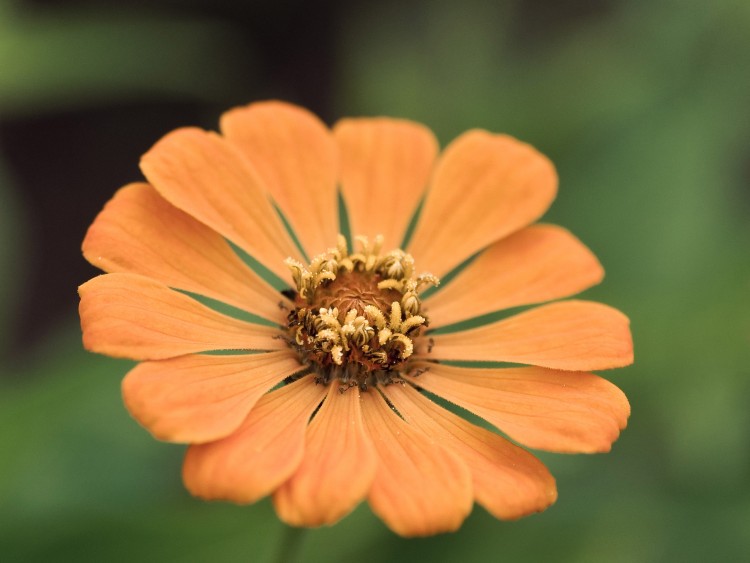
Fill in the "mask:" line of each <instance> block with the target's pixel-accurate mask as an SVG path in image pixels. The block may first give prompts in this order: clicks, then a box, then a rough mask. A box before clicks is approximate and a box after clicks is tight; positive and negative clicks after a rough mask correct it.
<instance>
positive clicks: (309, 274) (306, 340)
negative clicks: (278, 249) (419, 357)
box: [286, 235, 439, 391]
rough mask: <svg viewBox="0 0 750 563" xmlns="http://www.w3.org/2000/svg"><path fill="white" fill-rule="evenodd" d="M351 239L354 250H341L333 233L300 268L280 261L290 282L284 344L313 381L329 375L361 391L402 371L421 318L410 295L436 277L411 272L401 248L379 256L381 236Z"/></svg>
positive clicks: (423, 321) (422, 321)
mask: <svg viewBox="0 0 750 563" xmlns="http://www.w3.org/2000/svg"><path fill="white" fill-rule="evenodd" d="M356 241H357V243H358V244H359V246H360V251H359V252H353V253H349V251H348V250H347V247H346V241H345V240H344V237H343V236H341V235H339V240H338V245H337V247H336V248H331V249H330V250H328V251H327V252H324V253H323V254H320V255H318V256H316V257H315V258H314V259H313V260H312V262H311V263H310V264H309V265H308V266H305V265H303V264H302V263H300V262H297V261H296V260H293V259H291V258H288V259H287V261H286V263H287V265H288V266H289V268H290V269H291V271H292V277H293V279H294V282H295V284H296V286H297V294H296V297H295V300H294V301H295V308H294V310H293V311H291V312H290V313H289V317H288V318H289V324H288V327H289V336H290V344H291V346H292V347H293V348H295V349H296V350H297V351H298V352H299V355H300V358H301V359H302V361H303V362H304V363H306V364H308V365H309V366H310V368H311V369H312V370H313V371H315V372H316V374H317V376H318V379H317V380H318V381H319V382H321V383H328V382H329V381H331V380H332V379H334V378H337V379H338V380H339V381H341V382H342V383H343V384H345V385H346V386H349V387H354V386H358V387H359V388H360V389H361V390H363V391H364V390H367V388H368V386H375V385H378V384H382V385H387V384H388V383H391V382H392V381H393V380H394V379H396V378H398V375H399V372H401V371H404V370H405V369H406V365H405V364H406V361H407V359H408V358H409V356H411V355H412V353H413V352H414V341H413V339H414V338H416V337H417V336H419V333H420V331H421V329H422V327H423V326H427V324H428V323H427V317H426V316H424V315H423V314H421V313H422V311H421V307H422V303H421V301H420V299H419V296H418V294H419V292H420V291H421V290H422V289H424V288H425V287H427V286H429V285H437V284H438V283H439V281H438V279H437V278H436V277H435V276H433V275H432V274H421V275H418V276H417V275H415V274H414V259H413V258H412V257H411V255H409V254H407V253H405V252H404V251H403V250H393V251H391V252H388V253H386V254H382V253H381V251H380V250H381V247H382V244H383V237H382V236H378V237H376V238H375V241H374V242H373V243H372V244H371V243H370V242H369V241H368V240H367V239H366V238H365V237H357V239H356ZM344 388H345V387H344Z"/></svg>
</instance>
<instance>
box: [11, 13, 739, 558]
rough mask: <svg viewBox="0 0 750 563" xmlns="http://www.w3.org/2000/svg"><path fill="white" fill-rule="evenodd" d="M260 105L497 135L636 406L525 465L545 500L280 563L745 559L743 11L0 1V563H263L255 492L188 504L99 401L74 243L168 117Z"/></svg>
mask: <svg viewBox="0 0 750 563" xmlns="http://www.w3.org/2000/svg"><path fill="white" fill-rule="evenodd" d="M268 97H277V98H282V99H287V100H290V101H293V102H297V103H301V104H303V105H305V106H307V107H309V108H310V109H312V110H313V111H315V112H317V113H318V114H319V115H321V116H322V117H323V118H324V119H325V120H326V121H327V122H329V123H332V122H333V121H334V120H335V119H337V118H338V117H342V116H347V115H374V114H384V115H395V116H403V117H408V118H411V119H415V120H418V121H422V122H424V123H426V124H428V125H429V126H431V127H432V128H433V129H434V130H435V131H436V133H437V134H438V136H439V138H440V140H441V143H443V144H445V143H447V142H448V141H450V140H451V139H452V138H453V137H454V136H456V135H457V134H458V133H460V132H461V131H463V130H466V129H468V128H470V127H477V126H479V127H483V128H486V129H489V130H492V131H498V132H501V131H502V132H508V133H510V134H513V135H515V136H517V137H519V138H521V139H523V140H526V141H528V142H530V143H532V144H534V145H535V146H537V147H538V148H539V149H541V150H542V151H543V152H545V153H546V154H547V155H549V156H550V157H551V158H552V160H553V161H554V162H555V163H556V164H557V166H558V170H559V173H560V177H561V190H560V195H559V197H558V199H557V201H556V203H555V204H554V206H553V208H552V210H551V211H550V212H549V214H548V215H547V216H546V218H545V220H547V221H550V222H555V223H559V224H562V225H564V226H566V227H568V228H570V229H571V230H572V231H573V232H574V233H576V234H577V235H578V236H580V237H581V238H582V239H583V240H584V241H585V242H586V243H587V244H588V245H589V246H590V247H591V248H592V249H593V250H594V251H595V253H596V254H597V255H598V256H599V258H600V259H601V261H602V262H603V264H604V266H605V268H606V270H607V279H606V280H605V282H604V283H603V284H602V285H601V286H599V287H597V288H594V289H592V290H590V291H588V292H587V293H586V297H587V298H591V299H594V300H601V301H604V302H606V303H609V304H612V305H614V306H616V307H618V308H620V309H622V310H623V311H625V312H626V313H627V314H628V315H629V316H630V318H631V320H632V324H633V334H634V338H635V345H636V363H635V365H634V366H632V367H630V368H627V369H623V370H617V371H615V372H611V373H607V374H605V375H606V376H607V377H608V378H610V379H611V380H613V381H614V382H615V383H617V384H618V385H619V386H620V387H621V388H622V389H624V390H625V392H626V393H627V395H628V396H629V398H630V401H631V404H632V410H633V414H632V417H631V420H630V426H629V428H628V429H627V430H626V431H625V432H624V434H623V435H622V437H621V438H620V440H619V441H618V442H617V443H616V444H615V447H614V449H613V451H612V453H610V454H608V455H603V456H563V455H542V456H541V457H542V458H543V459H544V461H545V462H547V463H548V465H549V467H550V469H551V470H552V472H553V473H554V474H555V476H556V477H557V479H558V487H559V491H560V498H559V500H558V503H557V504H556V505H555V506H553V507H552V508H551V509H550V510H548V511H547V512H545V513H543V514H541V515H536V516H532V517H530V518H526V519H524V520H521V521H518V522H499V521H496V520H494V519H493V518H491V517H490V516H488V515H487V513H486V512H484V511H483V510H482V509H481V508H479V507H475V509H474V511H473V513H472V515H471V516H470V517H469V519H468V520H467V522H466V524H465V525H464V526H463V528H461V530H460V531H459V532H457V533H455V534H450V535H444V536H440V537H436V538H431V539H425V540H410V541H407V540H402V539H400V538H398V537H396V536H394V535H393V534H391V533H390V532H389V531H387V529H385V527H384V526H383V525H382V524H381V523H380V522H379V520H377V519H376V518H375V517H374V516H373V515H372V514H371V513H370V511H369V509H368V508H367V507H365V506H363V507H360V508H359V509H358V510H356V511H355V513H354V514H353V515H351V516H350V517H348V518H346V519H345V520H344V521H342V522H341V523H340V524H339V525H337V526H335V527H333V528H325V529H320V530H315V531H312V532H311V533H310V534H309V535H308V536H307V537H306V539H305V543H304V545H303V556H302V558H301V560H302V561H310V562H339V561H341V562H343V561H350V560H355V561H362V562H370V561H371V562H384V561H410V560H417V559H423V560H428V561H439V562H443V561H445V562H447V561H462V562H473V561H534V562H536V561H565V562H568V561H570V562H579V561H591V562H602V561H604V562H610V561H612V562H651V561H747V560H748V557H750V556H749V555H748V554H750V408H749V407H748V404H749V402H750V354H749V353H748V351H749V349H750V295H749V294H750V261H749V260H748V257H749V256H750V254H749V253H748V249H749V248H750V245H749V244H748V235H750V225H749V222H748V218H749V217H750V187H749V186H750V2H748V1H747V0H734V1H732V0H726V1H725V0H718V1H716V2H703V1H698V0H695V1H690V0H681V1H678V0H672V1H669V0H665V1H649V0H634V1H625V0H620V1H617V0H561V1H555V0H533V1H532V0H525V1H521V0H516V1H511V2H489V1H483V0H463V1H453V0H434V1H428V0H422V1H412V2H404V1H397V0H381V1H374V0H373V1H365V2H344V1H338V2H327V3H324V2H320V3H315V2H305V1H303V0H286V1H279V2H272V1H271V0H259V1H256V2H245V3H242V2H232V1H230V0H185V1H178V0H171V1H170V0H150V1H148V2H146V1H142V2H138V1H134V2H127V3H126V2H114V1H103V0H100V1H97V2H94V1H89V2H86V1H64V2H63V1H57V2H52V1H41V0H36V1H30V0H27V1H21V0H16V1H11V0H0V560H1V561H3V562H6V561H13V562H15V561H44V562H46V561H115V562H119V561H123V562H125V561H211V562H223V561H227V562H229V561H259V562H263V561H266V560H268V559H269V557H270V556H271V555H272V553H273V552H274V550H275V549H276V543H277V541H278V538H279V534H280V533H281V526H280V524H279V522H278V521H277V519H276V518H275V516H274V515H273V511H272V509H271V507H270V503H268V502H267V501H264V502H261V503H259V504H258V505H255V506H251V507H237V506H233V505H229V504H220V503H215V504H214V503H209V504H207V503H203V502H200V501H197V500H194V499H192V498H191V497H190V496H189V495H188V494H187V493H186V492H185V491H184V490H183V488H182V485H181V483H180V478H179V475H180V463H181V457H182V452H183V450H182V448H181V447H179V446H173V445H165V444H160V443H157V442H156V441H154V440H152V439H151V438H150V436H149V435H148V434H147V433H146V432H145V431H143V430H142V429H140V428H139V427H138V425H137V424H136V423H135V422H133V421H132V420H131V419H130V418H129V416H128V415H127V413H126V412H125V410H124V408H123V407H122V405H121V401H120V396H119V385H120V380H121V377H122V375H123V374H124V373H125V372H126V371H127V369H128V367H129V365H130V364H129V363H128V362H122V361H114V360H110V359H107V358H103V357H98V356H93V355H89V354H87V353H85V352H83V351H82V349H81V345H80V331H79V327H78V324H77V317H76V306H77V296H76V292H75V289H76V286H77V285H78V284H80V283H82V282H83V281H85V280H86V279H88V278H89V277H91V276H92V275H94V274H95V271H94V269H93V268H91V267H90V266H87V265H86V264H85V263H84V262H83V260H82V258H81V256H80V251H79V247H80V241H81V239H82V238H83V235H84V233H85V229H86V227H87V226H88V224H89V223H90V222H91V220H92V219H93V218H94V216H95V214H96V213H97V211H98V210H99V209H100V208H101V207H102V205H103V204H104V203H105V201H106V200H107V199H109V197H110V196H111V195H112V193H113V192H114V191H115V189H117V188H118V187H119V186H120V185H122V184H125V183H127V182H129V181H132V180H137V179H139V178H140V175H139V172H138V169H137V162H138V158H139V156H140V155H141V154H142V153H143V152H145V150H147V149H148V148H149V147H150V146H151V144H152V143H153V142H155V141H156V140H157V139H158V138H159V137H160V136H161V135H162V134H164V133H166V132H168V131H169V130H171V129H173V128H175V127H178V126H181V125H202V126H204V127H207V128H215V127H216V124H217V120H218V116H219V114H220V113H221V111H223V110H224V109H227V108H229V107H231V106H233V105H237V104H241V103H246V102H249V101H252V100H256V99H263V98H268Z"/></svg>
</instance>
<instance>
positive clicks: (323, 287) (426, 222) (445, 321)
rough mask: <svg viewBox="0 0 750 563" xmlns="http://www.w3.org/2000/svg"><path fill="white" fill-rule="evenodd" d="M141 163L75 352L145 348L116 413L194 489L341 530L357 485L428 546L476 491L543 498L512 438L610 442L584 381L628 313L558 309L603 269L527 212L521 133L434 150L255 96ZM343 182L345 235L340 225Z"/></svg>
mask: <svg viewBox="0 0 750 563" xmlns="http://www.w3.org/2000/svg"><path fill="white" fill-rule="evenodd" d="M141 170H142V171H143V174H144V175H145V177H146V179H147V181H148V183H134V184H130V185H128V186H125V187H124V188H122V189H121V190H120V191H118V192H117V194H116V195H115V196H114V198H113V199H112V200H111V201H110V202H109V203H108V204H107V205H106V206H105V208H104V210H103V211H102V212H101V213H100V214H99V216H98V217H97V218H96V220H95V221H94V223H93V224H92V225H91V227H90V229H89V231H88V233H87V235H86V238H85V240H84V243H83V253H84V255H85V257H86V258H87V259H88V260H89V261H90V262H91V263H92V264H94V265H95V266H97V267H99V268H101V269H102V270H104V271H105V272H107V273H106V274H104V275H101V276H99V277H96V278H94V279H92V280H90V281H89V282H87V283H85V284H83V285H82V286H81V287H80V295H81V304H80V315H81V323H82V328H83V341H84V345H85V347H86V348H87V349H88V350H91V351H94V352H99V353H103V354H107V355H110V356H116V357H125V358H131V359H134V360H138V361H140V362H141V363H140V364H139V365H137V366H136V367H135V368H134V369H133V370H132V371H131V372H130V373H129V374H128V375H127V376H126V378H125V380H124V382H123V396H124V401H125V404H126V406H127V408H128V410H129V411H130V413H131V414H132V415H133V417H134V418H135V419H136V420H137V421H138V422H139V423H141V424H142V425H143V426H144V427H146V428H147V429H148V430H149V431H150V432H151V433H152V434H153V435H154V436H155V437H156V438H158V439H161V440H167V441H173V442H181V443H187V444H190V446H189V448H188V450H187V454H186V457H185V463H184V469H183V478H184V482H185V485H186V486H187V488H188V489H189V491H190V492H191V493H193V494H194V495H197V496H199V497H202V498H205V499H225V500H230V501H234V502H238V503H252V502H254V501H256V500H258V499H260V498H262V497H264V496H267V495H273V503H274V506H275V508H276V511H277V512H278V514H279V516H280V518H281V519H282V520H284V521H285V522H287V523H289V524H291V525H296V526H318V525H323V524H331V523H334V522H336V521H337V520H339V519H340V518H341V517H343V516H344V515H346V514H347V513H348V512H350V511H351V510H352V509H353V508H354V507H355V506H356V505H357V504H358V503H359V502H361V501H362V500H363V499H367V501H368V502H369V504H370V506H371V508H372V510H373V511H374V512H375V513H376V514H377V515H378V516H379V517H380V518H381V519H382V520H383V521H384V522H385V524H386V525H387V526H388V527H390V528H391V529H392V530H393V531H395V532H396V533H398V534H401V535H404V536H421V535H429V534H434V533H439V532H445V531H450V530H455V529H457V528H458V527H459V526H460V525H461V523H462V521H463V520H464V519H465V517H466V516H467V515H468V514H469V512H470V510H471V508H472V505H473V502H474V501H476V502H477V503H479V504H481V505H482V506H483V507H484V508H486V509H487V510H488V511H489V512H490V513H491V514H493V515H494V516H496V517H498V518H501V519H514V518H519V517H521V516H524V515H527V514H530V513H533V512H537V511H541V510H544V509H545V508H546V507H548V506H549V505H550V504H552V503H553V502H554V501H555V499H556V496H557V492H556V487H555V481H554V479H553V477H552V476H551V475H550V473H549V472H548V470H547V469H546V467H545V466H544V465H543V464H542V463H541V462H540V461H539V460H538V459H537V458H536V457H534V456H533V455H532V454H531V453H529V452H528V451H526V450H524V449H522V448H521V447H519V446H518V445H516V444H515V443H514V442H518V443H519V444H523V445H525V446H528V447H530V448H534V449H541V450H550V451H555V452H604V451H608V450H609V449H610V447H611V444H612V442H614V441H615V440H616V439H617V437H618V435H619V432H620V430H621V429H622V428H624V427H625V424H626V421H627V417H628V415H629V411H630V408H629V405H628V402H627V399H626V398H625V396H624V394H623V393H622V392H621V391H620V390H619V389H618V388H617V387H615V386H614V385H613V384H611V383H609V382H608V381H607V380H605V379H603V378H601V377H599V376H597V375H594V374H592V373H590V371H591V370H603V369H609V368H615V367H620V366H625V365H627V364H630V363H631V362H632V342H631V337H630V331H629V327H628V320H627V318H626V317H625V316H624V315H623V314H622V313H620V312H618V311H617V310H615V309H612V308H610V307H608V306H605V305H601V304H598V303H593V302H589V301H580V300H579V301H576V300H568V301H555V300H558V299H560V298H563V297H568V296H570V295H573V294H575V293H578V292H580V291H582V290H584V289H586V288H588V287H590V286H592V285H594V284H596V283H598V282H599V281H600V280H601V279H602V277H603V270H602V268H601V266H600V264H599V262H598V261H597V260H596V258H595V257H594V256H593V255H592V254H591V252H590V251H589V250H588V249H587V248H586V247H585V246H583V244H582V243H581V242H580V241H578V239H576V238H575V237H574V236H573V235H572V234H570V233H569V232H568V231H566V230H564V229H562V228H560V227H556V226H552V225H541V224H538V225H533V224H532V223H534V221H536V220H537V219H538V218H539V217H540V216H541V215H542V214H543V213H544V212H545V211H546V209H547V208H548V207H549V205H550V204H551V202H552V200H553V199H554V197H555V195H556V190H557V176H556V173H555V169H554V167H553V165H552V164H551V163H550V162H549V160H547V159H546V158H545V157H544V156H543V155H541V154H540V153H539V152H537V151H536V150H535V149H534V148H532V147H531V146H529V145H527V144H524V143H522V142H520V141H518V140H516V139H514V138H512V137H509V136H505V135H495V134H491V133H488V132H486V131H482V130H472V131H469V132H467V133H465V134H463V135H461V136H459V137H458V138H457V139H455V140H454V141H453V142H452V143H450V144H449V145H448V146H447V148H446V149H445V150H444V151H443V152H442V154H440V155H438V145H437V142H436V140H435V138H434V136H433V134H432V133H431V132H430V131H429V130H428V129H427V128H425V127H423V126H421V125H419V124H416V123H413V122H409V121H405V120H398V119H386V118H374V119H370V118H367V119H344V120H342V121H339V122H338V123H337V124H336V126H335V127H334V128H333V130H332V131H331V130H329V129H327V128H326V127H325V126H324V125H323V124H322V123H321V122H320V121H319V120H318V118H316V117H315V116H314V115H312V114H311V113H309V112H307V111H306V110H304V109H302V108H299V107H296V106H293V105H290V104H286V103H282V102H275V101H271V102H261V103H254V104H251V105H249V106H247V107H241V108H236V109H233V110H231V111H229V112H227V113H225V114H224V115H223V116H222V119H221V134H216V133H212V132H207V131H204V130H201V129H197V128H184V129H178V130H176V131H174V132H172V133H170V134H168V135H167V136H165V137H164V138H163V139H161V140H160V141H159V142H158V143H157V144H156V145H155V146H154V147H153V148H152V149H151V150H150V151H148V152H147V153H146V155H145V156H144V157H143V159H142V161H141ZM339 188H340V190H341V193H342V196H343V199H344V201H345V203H346V208H347V210H348V219H349V222H350V224H351V230H352V232H353V233H355V234H356V235H358V236H357V237H356V238H355V240H354V241H353V245H352V246H353V248H351V249H350V248H349V245H348V244H347V241H346V240H345V239H343V237H341V236H339V235H338V233H339V226H338V209H337V198H338V189H339ZM422 198H424V201H423V205H422V209H421V214H420V215H419V219H418V221H417V222H416V226H415V228H414V231H413V236H411V238H410V239H409V241H408V244H406V246H405V248H404V249H402V248H401V245H402V242H403V240H404V236H405V235H404V234H405V232H406V231H407V227H408V226H409V224H410V221H411V220H412V217H413V215H414V212H415V210H416V209H417V207H418V206H419V203H420V201H422ZM282 215H283V218H285V219H286V220H287V221H288V224H289V228H287V227H286V226H285V223H284V221H283V219H282ZM292 232H293V233H294V234H295V235H296V239H297V240H298V241H299V245H298V244H296V243H295V237H293V236H292V235H291V234H290V233H292ZM227 241H231V243H232V244H233V245H235V247H236V248H239V249H240V250H241V251H244V252H245V253H247V254H249V255H250V256H252V257H253V258H254V259H255V260H257V262H259V263H260V264H262V265H263V266H265V268H267V270H268V271H270V272H272V273H273V274H275V275H276V276H278V277H279V278H281V279H282V280H284V282H285V284H286V285H288V286H289V289H287V290H285V291H281V292H280V291H278V290H277V289H274V287H273V286H272V285H270V284H269V283H268V282H267V281H265V279H267V278H268V276H265V277H261V276H260V275H259V274H257V273H256V272H255V270H254V269H252V268H250V267H248V266H247V265H246V261H244V260H243V259H242V258H241V255H240V252H238V251H236V250H235V248H233V247H232V246H231V245H230V244H229V242H227ZM474 255H476V258H475V259H474V260H473V261H471V262H469V263H468V265H466V266H465V267H464V268H463V269H461V270H460V271H459V273H458V274H457V275H455V277H454V278H453V279H452V280H450V281H449V282H447V283H444V284H443V286H444V287H440V289H439V290H437V291H433V292H432V293H431V294H427V295H424V294H423V293H422V292H423V291H424V290H425V288H427V287H430V286H436V285H438V284H439V278H441V277H445V276H446V274H448V273H450V272H452V271H454V270H455V269H456V267H457V266H459V265H460V264H462V263H463V262H464V261H466V260H467V258H469V257H472V256H474ZM196 296H203V297H204V298H208V299H209V300H215V301H218V302H221V303H224V304H227V305H230V306H233V307H235V308H238V309H240V310H242V311H245V312H247V313H250V314H251V315H252V317H251V320H250V321H248V320H241V319H239V318H237V317H236V316H227V315H225V314H223V313H220V312H218V311H217V310H215V308H212V307H209V306H207V305H206V304H205V299H204V300H202V301H201V300H200V299H198V298H197V297H196ZM539 303H543V304H541V305H537V304H539ZM529 305H537V306H535V307H531V308H528V309H526V310H524V311H522V312H520V313H517V314H513V315H510V316H508V317H507V318H503V319H501V320H499V321H496V322H491V323H489V324H483V325H480V326H478V327H475V328H470V329H466V330H454V329H456V328H460V326H461V325H456V323H459V322H460V321H464V320H467V319H473V318H475V317H478V316H481V315H484V314H486V313H490V312H494V311H499V310H503V309H509V308H516V307H520V306H529ZM436 329H438V330H436ZM218 350H232V351H234V352H233V353H231V354H227V353H224V354H217V353H212V352H215V351H218ZM466 361H474V362H477V361H479V362H490V364H489V365H490V366H491V367H486V368H481V369H480V368H474V367H468V366H467V365H465V364H466ZM498 362H504V363H510V364H513V365H512V366H511V367H507V366H502V365H501V366H495V365H494V364H493V363H495V364H496V363H498ZM433 396H436V397H440V398H442V399H444V400H445V401H447V402H449V403H453V404H454V405H457V406H458V407H461V408H462V409H465V410H467V411H470V412H473V413H474V414H476V415H478V416H480V417H482V418H483V419H485V420H486V421H487V422H489V423H491V424H492V425H494V426H495V427H497V428H498V429H499V430H500V431H502V432H503V433H504V434H505V435H506V436H507V437H508V438H509V439H508V438H506V437H503V436H501V435H500V434H498V433H495V432H493V431H490V430H488V429H486V428H484V427H480V426H477V425H475V424H472V423H470V422H468V421H467V420H465V419H463V418H462V417H460V416H459V415H457V414H455V413H454V412H453V410H448V409H446V408H443V407H442V406H440V405H439V404H438V403H436V402H434V401H433V400H432V397H433ZM454 410H455V409H454ZM511 440H513V441H511Z"/></svg>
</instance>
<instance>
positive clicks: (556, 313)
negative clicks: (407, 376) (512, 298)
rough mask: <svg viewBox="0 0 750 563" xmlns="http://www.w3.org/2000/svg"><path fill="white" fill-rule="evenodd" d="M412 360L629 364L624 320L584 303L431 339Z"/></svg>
mask: <svg viewBox="0 0 750 563" xmlns="http://www.w3.org/2000/svg"><path fill="white" fill-rule="evenodd" d="M432 340H433V346H432V351H431V352H427V348H426V347H425V346H424V345H422V346H420V348H419V352H418V353H417V354H416V355H415V357H421V358H424V359H431V360H474V361H490V362H517V363H521V364H531V365H535V366H543V367H548V368H555V369H566V370H575V371H584V370H598V369H610V368H617V367H622V366H627V365H629V364H631V363H633V341H632V339H631V336H630V328H629V321H628V318H627V317H626V316H625V315H623V314H622V313H620V312H619V311H618V310H617V309H613V308H612V307H608V306H606V305H602V304H600V303H592V302H589V301H564V302H561V303H552V304H550V305H543V306H541V307H537V308H535V309H531V310H530V311H526V312H523V313H520V314H518V315H515V316H513V317H509V318H507V319H505V320H502V321H499V322H496V323H493V324H490V325H487V326H481V327H479V328H474V329H470V330H464V331H461V332H454V333H450V334H436V335H434V336H433V337H432Z"/></svg>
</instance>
